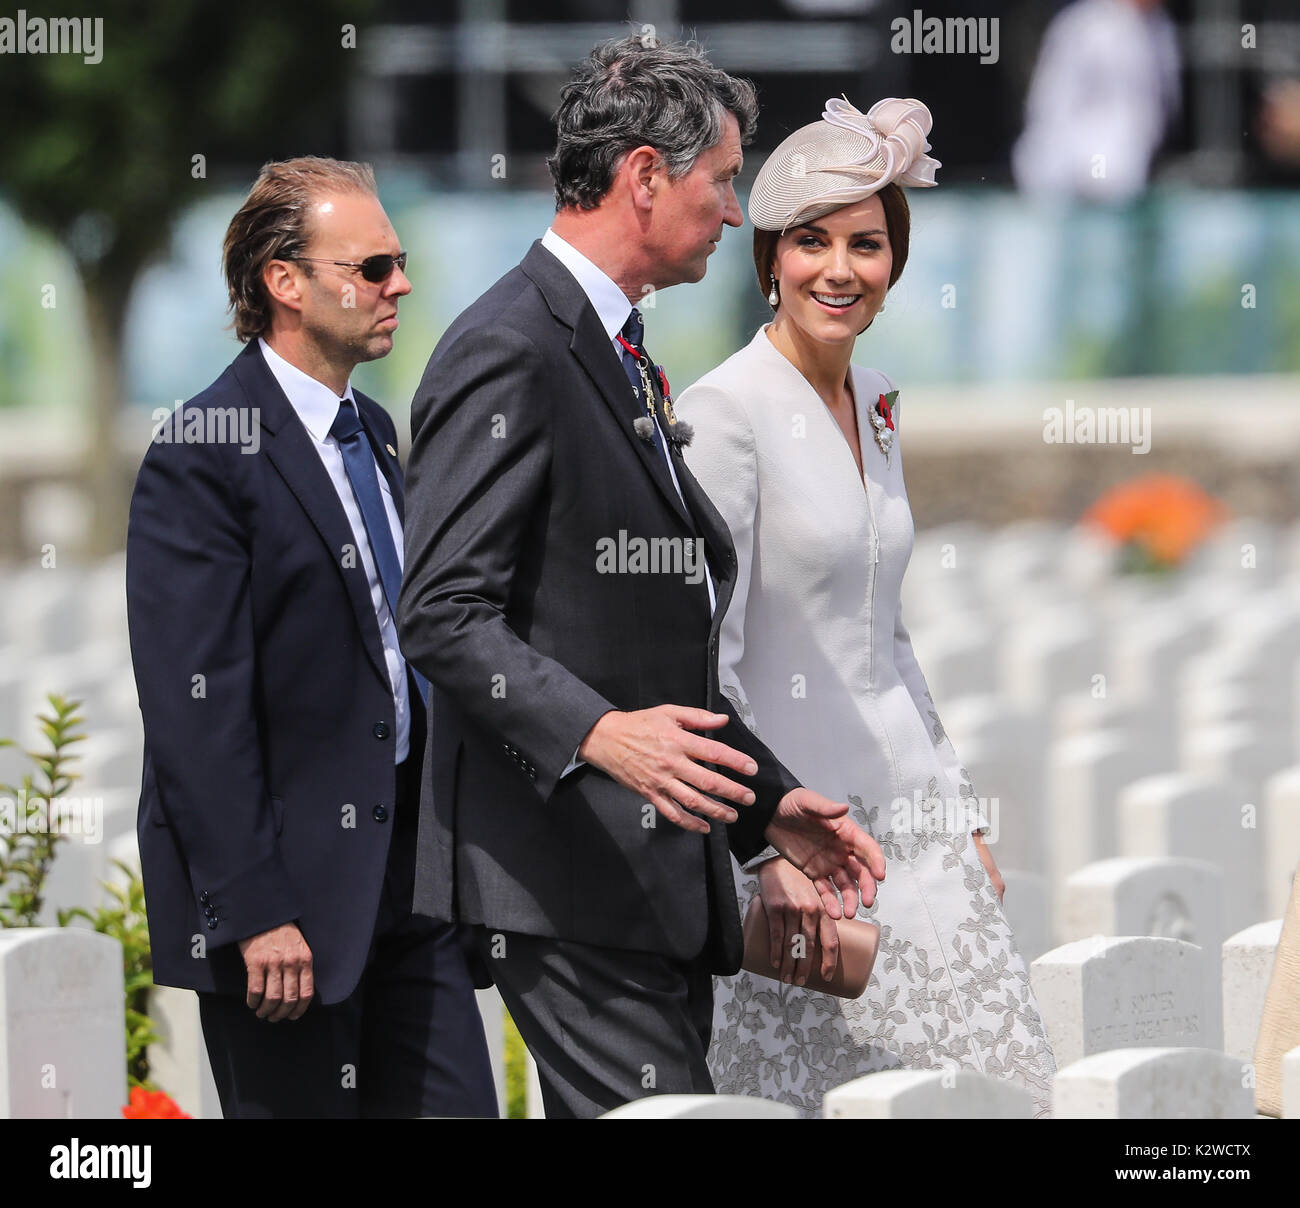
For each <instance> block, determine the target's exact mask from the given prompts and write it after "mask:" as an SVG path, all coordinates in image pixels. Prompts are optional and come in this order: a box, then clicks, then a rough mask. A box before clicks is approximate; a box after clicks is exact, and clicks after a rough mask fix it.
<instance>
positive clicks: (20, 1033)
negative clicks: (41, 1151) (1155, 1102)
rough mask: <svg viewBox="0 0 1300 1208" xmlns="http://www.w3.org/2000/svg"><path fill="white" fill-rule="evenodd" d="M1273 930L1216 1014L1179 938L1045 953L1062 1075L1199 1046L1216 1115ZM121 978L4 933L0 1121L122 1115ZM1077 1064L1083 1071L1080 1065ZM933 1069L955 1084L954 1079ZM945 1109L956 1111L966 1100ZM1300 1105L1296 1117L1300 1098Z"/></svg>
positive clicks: (1120, 1066) (65, 950)
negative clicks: (1132, 1055) (1124, 1053)
mask: <svg viewBox="0 0 1300 1208" xmlns="http://www.w3.org/2000/svg"><path fill="white" fill-rule="evenodd" d="M1280 927H1281V923H1280V921H1277V922H1273V923H1266V924H1260V925H1258V926H1257V927H1254V928H1251V929H1249V930H1248V931H1247V932H1243V933H1242V934H1241V935H1238V936H1234V937H1233V938H1232V939H1231V940H1230V941H1229V942H1228V943H1227V944H1225V945H1224V947H1223V954H1222V959H1223V964H1224V970H1225V973H1224V978H1223V985H1222V991H1221V993H1222V999H1221V1008H1220V1000H1219V994H1218V991H1217V990H1216V992H1215V993H1213V994H1212V993H1211V992H1210V987H1209V985H1208V983H1207V978H1206V976H1205V964H1204V961H1205V959H1206V953H1205V952H1204V951H1203V950H1202V949H1200V948H1199V947H1197V946H1196V945H1194V944H1190V943H1187V942H1185V941H1182V940H1175V939H1164V938H1155V937H1100V936H1098V937H1094V938H1091V939H1087V940H1081V941H1077V942H1075V943H1073V944H1067V945H1064V946H1063V947H1061V948H1058V949H1055V950H1053V951H1052V952H1049V953H1047V954H1045V955H1044V956H1042V957H1040V958H1039V959H1038V960H1036V961H1034V962H1033V964H1032V966H1031V979H1032V985H1033V989H1034V993H1035V996H1036V997H1037V999H1038V1003H1039V1007H1040V1010H1041V1013H1042V1018H1043V1022H1044V1026H1045V1028H1046V1030H1047V1035H1048V1040H1049V1041H1050V1043H1051V1045H1052V1049H1053V1052H1054V1053H1055V1055H1056V1059H1057V1064H1058V1067H1060V1068H1061V1070H1062V1071H1063V1072H1065V1071H1066V1070H1067V1069H1074V1070H1075V1071H1076V1073H1078V1071H1079V1070H1080V1069H1081V1068H1086V1070H1087V1071H1089V1077H1090V1078H1092V1077H1094V1076H1097V1077H1102V1078H1103V1080H1104V1078H1105V1077H1113V1079H1114V1080H1115V1082H1116V1086H1115V1087H1113V1088H1112V1090H1114V1091H1115V1094H1116V1095H1118V1094H1119V1090H1120V1087H1121V1084H1126V1085H1146V1082H1145V1081H1144V1079H1145V1078H1146V1075H1134V1074H1133V1073H1132V1069H1134V1068H1137V1067H1134V1066H1132V1065H1131V1062H1130V1061H1129V1059H1128V1058H1123V1057H1121V1056H1120V1055H1118V1051H1120V1050H1131V1051H1133V1052H1135V1053H1142V1052H1145V1051H1147V1050H1149V1049H1151V1048H1158V1049H1160V1050H1167V1049H1175V1048H1181V1049H1187V1050H1189V1051H1192V1052H1195V1053H1204V1052H1208V1053H1210V1054H1212V1055H1213V1056H1214V1058H1215V1062H1210V1063H1209V1064H1203V1065H1180V1064H1177V1062H1175V1063H1174V1064H1173V1065H1162V1066H1161V1067H1160V1068H1161V1069H1166V1068H1167V1069H1169V1070H1175V1071H1181V1072H1179V1073H1177V1078H1180V1079H1188V1078H1191V1079H1192V1083H1191V1084H1190V1088H1189V1090H1188V1096H1185V1097H1184V1099H1183V1100H1182V1102H1183V1103H1184V1105H1185V1106H1186V1107H1187V1114H1190V1115H1197V1114H1209V1115H1214V1114H1217V1112H1218V1111H1219V1110H1221V1109H1222V1107H1223V1104H1222V1103H1220V1102H1219V1100H1220V1099H1221V1098H1222V1095H1221V1092H1222V1090H1223V1087H1224V1086H1225V1085H1226V1083H1225V1081H1224V1079H1225V1078H1226V1076H1227V1075H1226V1074H1225V1073H1224V1071H1226V1070H1228V1069H1229V1065H1228V1064H1226V1063H1231V1068H1232V1069H1234V1070H1235V1071H1236V1075H1235V1076H1236V1079H1237V1082H1238V1084H1239V1085H1245V1084H1246V1083H1248V1081H1249V1080H1248V1079H1247V1080H1246V1083H1243V1081H1242V1080H1243V1070H1248V1069H1249V1066H1250V1063H1251V1061H1252V1058H1253V1052H1254V1046H1255V1038H1256V1036H1257V1034H1258V1032H1259V1026H1260V1019H1261V1017H1262V1013H1263V1006H1264V997H1265V993H1266V991H1267V987H1268V982H1269V978H1270V976H1271V972H1272V964H1273V954H1274V951H1275V949H1276V946H1277V939H1278V933H1279V931H1280ZM1215 963H1216V964H1217V961H1216V962H1215ZM121 970H122V965H121V949H120V947H119V945H118V943H117V941H115V940H112V939H110V938H108V937H105V936H102V935H97V934H95V933H92V932H90V931H87V930H84V929H79V928H64V929H42V928H34V929H27V928H23V929H15V930H11V931H5V932H0V1118H9V1117H29V1116H31V1117H61V1118H63V1117H70V1116H72V1117H88V1116H90V1117H93V1116H116V1115H117V1114H118V1112H119V1110H120V1107H121V1105H122V1103H124V1102H125V1077H124V1071H123V1050H122V1043H123V1014H124V1012H123V996H122V980H121V978H122V972H121ZM479 1006H480V1011H481V1012H482V1015H483V1019H484V1024H485V1028H486V1031H487V1034H488V1041H489V1051H490V1053H491V1055H492V1060H493V1067H494V1073H495V1075H496V1078H497V1086H498V1095H499V1100H500V1102H501V1103H502V1104H503V1105H504V1101H505V1094H504V1090H505V1087H504V1082H505V1069H504V1053H505V1022H504V1013H503V1008H502V1005H501V1000H500V998H499V996H498V995H497V994H496V992H495V991H492V990H489V991H483V992H480V995H479ZM1220 1009H1221V1012H1222V1018H1223V1020H1224V1025H1223V1033H1222V1036H1223V1038H1222V1040H1220V1039H1219V1032H1218V1027H1219V1025H1218V1019H1219V1017H1220ZM150 1013H151V1017H152V1018H153V1019H154V1021H155V1024H156V1027H157V1031H158V1033H159V1041H158V1042H157V1043H155V1044H154V1045H151V1046H150V1063H151V1067H152V1076H153V1078H154V1080H155V1081H156V1082H157V1084H158V1085H160V1086H162V1087H163V1088H164V1089H165V1090H167V1091H168V1092H169V1093H170V1094H171V1095H172V1097H173V1098H174V1099H175V1100H176V1101H177V1102H178V1103H179V1104H180V1106H181V1107H182V1108H183V1109H184V1110H186V1111H188V1112H189V1113H190V1114H191V1115H195V1116H201V1117H215V1116H219V1115H220V1110H219V1107H218V1103H217V1096H216V1091H215V1086H214V1084H213V1082H212V1077H211V1073H210V1070H209V1068H208V1064H207V1055H206V1050H205V1048H204V1045H203V1039H202V1033H201V1030H200V1026H199V1018H198V1004H197V999H196V998H195V996H194V995H193V994H191V993H190V992H189V991H185V990H173V989H167V988H156V989H155V991H154V995H153V998H152V1001H151V1006H150ZM1101 1058H1106V1059H1107V1060H1106V1061H1102V1060H1100V1059H1101ZM1180 1060H1181V1059H1180ZM1085 1061H1090V1062H1092V1064H1091V1065H1089V1066H1087V1067H1082V1066H1081V1063H1083V1062H1085ZM1207 1061H1208V1058H1207ZM1216 1062H1217V1064H1216ZM1106 1071H1110V1073H1109V1074H1107V1073H1106ZM1216 1071H1218V1072H1216ZM939 1073H940V1074H941V1075H944V1076H945V1077H948V1078H949V1080H950V1079H951V1076H952V1075H953V1074H954V1073H955V1071H954V1070H950V1071H939ZM1193 1075H1194V1077H1193ZM1170 1076H1171V1077H1172V1076H1173V1075H1170ZM1152 1077H1153V1078H1155V1079H1156V1081H1155V1082H1152V1083H1151V1086H1152V1087H1157V1086H1164V1085H1165V1082H1163V1081H1161V1079H1164V1078H1165V1074H1159V1076H1158V1077H1157V1075H1156V1074H1155V1073H1153V1074H1152ZM1059 1078H1060V1075H1058V1079H1059ZM1134 1078H1136V1081H1133V1079H1134ZM959 1081H960V1080H959ZM873 1085H875V1086H879V1085H881V1084H873ZM961 1085H966V1083H964V1082H963V1083H961ZM1058 1085H1059V1082H1058ZM944 1089H952V1088H951V1086H948V1085H946V1084H945V1086H944ZM1006 1089H1007V1088H1006V1087H1005V1086H999V1089H998V1090H996V1091H989V1092H988V1093H989V1094H994V1095H996V1094H1001V1093H1002V1091H1004V1090H1006ZM873 1093H874V1092H873ZM1152 1093H1153V1094H1154V1093H1155V1092H1154V1090H1153V1091H1152ZM1161 1093H1164V1092H1161ZM1207 1096H1208V1099H1207ZM1229 1098H1230V1097H1229ZM539 1100H540V1096H539V1095H538V1093H537V1086H536V1080H535V1071H530V1093H529V1101H530V1103H529V1114H530V1115H540V1114H541V1112H540V1104H539ZM1209 1100H1213V1102H1210V1101H1209ZM909 1102H910V1100H909ZM944 1102H946V1103H948V1105H949V1107H950V1108H951V1106H952V1104H953V1103H957V1102H964V1100H951V1101H949V1100H945V1101H944ZM1098 1102H1099V1103H1112V1100H1111V1099H1104V1098H1103V1099H1099V1100H1098ZM1113 1102H1114V1103H1121V1102H1127V1100H1123V1099H1122V1097H1121V1099H1114V1100H1113ZM1057 1103H1058V1110H1059V1109H1060V1103H1061V1101H1060V1100H1059V1098H1058V1100H1057ZM1216 1103H1218V1106H1217V1107H1216V1106H1215V1104H1216ZM1076 1106H1077V1105H1076ZM1295 1106H1296V1110H1297V1111H1300V1103H1297V1104H1296V1105H1295ZM1017 1110H1019V1109H1017ZM1070 1110H1071V1112H1073V1110H1074V1108H1073V1107H1071V1109H1070ZM1117 1110H1118V1109H1117ZM1288 1110H1290V1109H1288ZM1247 1114H1249V1113H1247Z"/></svg>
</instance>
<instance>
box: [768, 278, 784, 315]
mask: <svg viewBox="0 0 1300 1208" xmlns="http://www.w3.org/2000/svg"><path fill="white" fill-rule="evenodd" d="M767 279H768V280H769V281H771V283H772V288H771V289H770V290H768V291H767V304H768V306H770V307H771V308H772V309H773V310H775V309H776V308H777V305H778V304H779V303H780V301H781V295H780V294H778V293H777V292H776V274H775V273H768V274H767Z"/></svg>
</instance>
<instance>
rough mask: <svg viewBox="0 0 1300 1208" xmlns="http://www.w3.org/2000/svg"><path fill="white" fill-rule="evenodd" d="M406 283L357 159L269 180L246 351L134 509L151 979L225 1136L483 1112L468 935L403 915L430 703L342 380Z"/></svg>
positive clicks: (393, 517) (261, 189)
mask: <svg viewBox="0 0 1300 1208" xmlns="http://www.w3.org/2000/svg"><path fill="white" fill-rule="evenodd" d="M405 264H406V255H405V253H404V252H402V251H401V246H400V244H399V243H398V240H397V236H396V234H395V233H394V231H393V228H392V226H391V225H390V223H389V221H388V218H387V216H386V215H385V213H384V210H383V207H382V206H381V205H380V203H379V199H378V197H377V196H376V193H375V184H374V178H373V176H372V174H371V172H370V169H369V168H368V167H367V166H365V165H361V164H348V163H341V162H338V161H334V160H325V159H315V158H306V159H297V160H290V161H286V162H284V163H278V164H268V165H266V166H265V167H264V168H263V169H262V172H261V174H260V175H259V177H258V179H257V182H256V183H255V184H254V186H253V189H252V191H251V192H250V194H249V196H248V199H247V200H246V201H245V203H244V205H243V206H242V208H241V209H240V211H239V213H238V214H236V215H235V217H234V219H233V220H232V222H231V224H230V228H229V230H228V231H227V233H226V239H225V270H226V278H227V283H228V285H229V290H230V299H231V306H232V309H233V311H234V326H235V332H236V335H237V336H238V337H239V339H240V340H241V341H242V342H244V343H245V344H246V345H247V347H246V348H245V349H244V351H243V352H242V353H241V354H240V355H239V356H238V357H236V358H235V361H234V362H233V364H231V365H230V366H229V368H227V369H226V371H225V372H224V373H223V374H222V375H221V377H219V378H218V379H217V381H216V382H214V383H213V384H212V385H211V386H209V387H208V389H206V390H205V391H203V392H202V393H201V394H199V395H198V396H197V397H195V398H193V399H191V400H189V401H188V402H187V403H186V404H185V405H184V406H183V407H181V408H178V409H177V411H176V412H174V413H173V414H172V416H171V417H170V418H169V419H168V420H167V421H165V422H164V423H163V424H162V426H161V427H160V428H159V430H158V432H157V433H156V434H155V438H154V443H153V445H152V446H151V448H150V449H149V451H148V453H147V454H146V456H145V458H144V463H143V465H142V466H141V469H140V474H139V478H138V480H137V482H136V488H135V494H134V497H133V499H132V503H131V516H130V526H129V531H128V535H127V602H128V609H129V616H130V630H131V653H132V658H133V660H134V664H135V676H136V683H137V686H138V688H139V694H140V709H141V712H142V714H143V716H144V728H145V765H144V780H143V788H142V792H141V796H140V813H139V819H138V833H139V839H140V855H141V862H142V866H143V872H144V881H145V896H146V902H147V906H148V914H149V928H150V936H151V940H152V949H153V969H154V978H155V980H156V981H158V982H159V983H161V984H164V985H174V986H185V987H189V988H191V989H193V990H196V991H197V992H198V994H199V1001H200V1012H201V1018H202V1023H203V1033H204V1039H205V1041H206V1043H207V1048H208V1054H209V1057H210V1058H211V1061H212V1069H213V1074H214V1076H215V1078H216V1082H217V1088H218V1091H219V1092H220V1095H221V1105H222V1110H223V1112H224V1114H225V1115H226V1116H227V1117H283V1116H354V1117H355V1116H390V1117H392V1116H408V1117H409V1116H435V1115H491V1116H495V1115H496V1114H497V1107H496V1100H495V1092H494V1089H493V1085H492V1078H491V1073H490V1068H489V1064H488V1057H487V1049H486V1044H485V1041H484V1037H483V1030H482V1024H481V1021H480V1019H479V1015H478V1012H477V1009H476V1005H475V1000H474V994H473V986H472V984H471V980H470V977H469V974H468V971H467V967H466V957H465V946H464V944H463V942H462V940H461V935H460V932H459V931H458V929H457V928H456V927H454V926H448V925H444V924H439V923H434V922H432V921H431V920H429V919H427V918H423V917H419V916H413V915H412V913H411V900H412V891H413V878H414V849H415V823H416V813H417V810H416V806H417V800H418V793H419V784H420V779H421V777H420V768H421V752H422V751H423V749H424V743H425V729H426V726H425V693H426V691H427V685H426V684H425V682H424V681H423V680H422V679H421V678H420V677H419V675H418V674H417V673H414V672H413V671H412V670H411V669H410V668H408V666H407V664H406V662H405V660H404V659H403V657H402V655H401V653H400V651H399V650H398V646H397V634H396V628H395V625H394V620H393V617H394V612H395V609H396V604H397V593H398V591H399V589H400V585H401V574H402V561H401V560H402V527H401V526H402V518H403V500H402V474H401V469H400V467H399V465H398V461H397V437H396V432H395V429H394V427H393V423H392V421H391V420H390V419H389V417H388V416H387V414H385V412H384V411H383V410H382V409H381V408H380V407H379V406H378V405H377V404H376V403H374V402H372V401H371V400H370V399H368V398H366V397H365V396H364V395H362V394H360V393H359V392H357V391H354V390H353V389H352V387H351V385H350V384H349V377H350V375H351V372H352V370H353V368H354V367H355V366H356V365H357V364H358V363H360V362H362V361H369V360H374V359H376V358H378V357H382V356H386V355H387V354H388V353H389V352H390V351H391V350H392V347H393V333H394V331H395V330H396V328H397V307H398V300H399V299H400V298H401V297H402V296H403V295H405V294H407V293H409V292H410V288H411V285H410V282H409V281H408V280H407V278H406V276H405V273H404V269H405Z"/></svg>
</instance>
